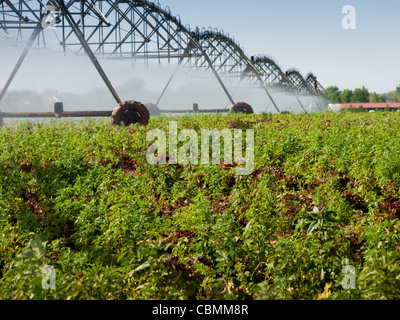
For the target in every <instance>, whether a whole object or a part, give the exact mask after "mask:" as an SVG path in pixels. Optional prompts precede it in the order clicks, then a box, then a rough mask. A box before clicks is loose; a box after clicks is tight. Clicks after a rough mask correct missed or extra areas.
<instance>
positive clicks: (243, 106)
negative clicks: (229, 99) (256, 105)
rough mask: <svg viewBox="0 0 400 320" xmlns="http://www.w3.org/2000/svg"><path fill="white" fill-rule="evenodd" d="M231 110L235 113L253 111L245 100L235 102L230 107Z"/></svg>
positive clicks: (250, 112)
mask: <svg viewBox="0 0 400 320" xmlns="http://www.w3.org/2000/svg"><path fill="white" fill-rule="evenodd" d="M231 110H232V111H233V112H236V113H247V114H252V113H254V111H253V108H252V107H251V106H250V105H249V104H247V103H245V102H238V103H235V104H234V105H233V107H232V108H231Z"/></svg>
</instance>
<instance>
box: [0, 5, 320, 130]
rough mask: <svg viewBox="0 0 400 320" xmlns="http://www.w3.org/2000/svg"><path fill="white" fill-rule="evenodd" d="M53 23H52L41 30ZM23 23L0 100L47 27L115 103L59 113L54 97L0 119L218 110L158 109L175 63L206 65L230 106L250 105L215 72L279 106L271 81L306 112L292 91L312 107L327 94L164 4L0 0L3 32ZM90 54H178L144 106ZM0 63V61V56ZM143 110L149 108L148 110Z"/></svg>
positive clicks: (119, 119) (131, 118) (142, 119)
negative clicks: (87, 64) (45, 106)
mask: <svg viewBox="0 0 400 320" xmlns="http://www.w3.org/2000/svg"><path fill="white" fill-rule="evenodd" d="M47 29H52V30H47ZM23 30H28V32H31V35H30V37H29V39H28V41H27V42H26V45H25V48H24V50H23V52H22V54H21V56H20V57H19V59H18V61H17V63H16V65H15V67H14V69H13V71H12V73H11V75H10V77H9V78H8V81H7V82H6V84H5V85H4V87H3V89H2V91H1V92H0V102H1V100H2V98H3V97H4V95H5V93H6V92H7V89H8V88H9V86H10V84H11V82H12V80H13V78H14V77H15V75H16V74H17V72H18V70H19V68H20V66H21V64H22V63H23V61H24V59H25V57H26V55H27V54H28V52H29V50H30V49H31V48H32V46H33V44H34V43H35V42H36V41H37V42H40V41H42V42H43V43H45V41H46V40H45V33H46V34H54V36H55V37H56V38H57V40H58V42H59V44H60V45H61V47H62V48H63V51H64V52H65V53H67V52H73V53H75V54H80V53H81V54H86V55H87V56H88V57H89V59H90V60H91V62H92V63H93V65H94V67H95V68H96V70H97V72H98V73H99V75H100V77H101V78H102V79H103V81H104V83H105V85H106V86H107V88H108V90H109V91H110V93H111V94H112V96H113V97H114V99H115V101H116V102H117V107H116V108H115V109H114V110H113V111H109V112H108V111H90V112H89V111H87V112H86V111H80V112H64V110H63V105H62V103H56V104H55V106H54V112H49V113H1V112H0V125H1V124H2V121H3V118H7V117H58V118H59V117H85V116H88V117H102V116H105V117H110V116H111V119H112V123H113V124H120V123H124V124H125V125H129V124H131V123H140V124H143V125H146V124H147V123H148V121H149V117H150V114H152V115H153V114H160V113H161V112H186V111H191V112H216V111H219V112H223V111H227V110H226V109H216V110H211V109H210V110H199V109H198V106H197V105H196V104H195V105H194V107H193V110H160V109H159V108H158V106H159V104H160V101H161V99H162V98H163V95H164V93H165V92H166V90H167V89H168V87H169V85H170V83H171V81H172V80H173V78H174V76H175V74H176V72H177V70H178V68H179V67H181V66H185V67H189V68H192V69H195V70H206V71H209V72H211V73H212V74H213V75H214V76H215V78H216V79H217V80H218V82H219V85H220V86H221V89H222V90H223V91H224V93H225V94H226V96H227V97H228V99H229V101H230V102H231V103H232V105H233V107H232V108H231V110H233V111H235V112H245V113H252V112H253V110H252V108H251V106H249V105H248V104H246V103H244V102H239V103H235V101H234V99H233V98H232V95H231V93H230V92H229V90H228V89H227V87H226V85H225V84H224V82H223V80H222V79H221V75H229V76H230V78H233V79H239V80H240V81H245V82H248V83H251V84H254V85H255V86H258V87H260V88H262V90H263V91H264V92H265V95H266V98H267V99H268V102H269V103H272V105H273V106H274V108H275V109H276V111H277V112H280V109H279V108H278V106H277V104H276V102H275V100H274V99H273V97H272V96H271V93H270V90H269V89H270V88H275V87H277V88H280V89H281V90H284V91H286V92H290V93H291V94H293V96H295V97H296V99H297V101H298V103H299V105H300V107H301V108H302V109H303V111H304V112H306V113H307V111H306V110H305V108H304V106H303V104H302V103H301V101H300V100H299V97H298V96H299V95H304V94H306V95H309V96H311V97H312V98H313V99H314V103H315V105H317V106H318V107H319V104H318V102H317V99H316V98H318V97H319V96H324V95H326V91H325V89H324V88H323V87H322V86H321V84H320V83H319V82H318V81H317V78H316V77H315V76H314V75H313V74H311V73H310V74H308V75H307V76H306V78H303V76H302V75H301V74H300V73H299V72H298V71H297V70H295V69H291V70H288V71H286V72H284V71H282V69H281V68H280V67H279V66H278V64H277V63H275V62H274V60H272V59H271V58H269V57H266V56H258V57H250V58H248V57H247V56H246V54H245V53H244V51H243V49H242V48H241V47H240V46H239V44H238V43H237V42H236V41H235V40H234V39H233V38H231V37H230V36H229V34H226V33H224V32H222V31H218V30H215V29H205V28H203V29H199V28H196V29H195V30H194V31H192V30H191V29H190V27H189V26H188V25H183V24H182V23H181V20H180V18H179V16H174V15H172V14H171V12H170V9H169V7H167V8H165V9H163V8H161V6H160V4H159V3H158V2H157V3H153V2H149V1H145V0H124V1H108V0H96V1H93V0H88V1H62V0H58V1H57V0H54V1H47V2H46V1H41V0H21V1H10V0H0V32H1V33H4V34H6V35H7V36H9V35H10V34H11V32H12V31H14V32H15V31H16V34H17V38H18V39H20V38H22V33H23ZM97 58H106V59H145V60H146V61H148V60H150V59H155V60H158V61H159V62H160V63H161V61H162V60H166V61H167V62H168V63H169V62H171V61H172V60H175V61H176V60H177V61H178V64H177V67H176V69H175V70H174V72H173V73H172V75H171V77H170V78H169V80H168V82H167V83H166V85H165V88H164V90H163V91H162V92H161V94H160V96H159V98H158V101H157V102H156V103H155V104H151V103H149V104H146V106H145V105H143V104H142V103H140V102H137V101H133V100H132V101H124V102H123V101H121V99H120V97H119V95H118V93H117V92H116V90H115V89H114V87H113V85H112V83H111V82H110V80H109V78H108V77H107V74H106V73H105V72H104V70H103V68H102V67H101V65H100V63H99V61H98V60H97ZM0 64H1V61H0ZM149 110H150V112H149Z"/></svg>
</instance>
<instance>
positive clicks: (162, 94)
mask: <svg viewBox="0 0 400 320" xmlns="http://www.w3.org/2000/svg"><path fill="white" fill-rule="evenodd" d="M194 47H196V48H197V49H198V50H199V51H200V52H201V54H202V55H203V56H204V58H205V59H206V60H207V63H208V65H209V66H210V69H211V70H212V72H213V73H214V76H215V77H216V78H217V80H218V82H219V84H220V85H221V87H222V89H223V90H224V92H225V94H226V95H227V97H228V99H229V101H230V102H231V103H232V105H234V104H235V101H234V100H233V98H232V95H231V94H230V93H229V91H228V89H227V88H226V86H225V84H224V82H223V81H222V79H221V77H220V76H219V74H218V72H217V70H215V68H214V66H213V65H212V61H211V59H210V57H209V56H208V54H207V53H206V52H205V51H204V50H203V48H202V46H201V45H200V44H199V43H198V42H196V41H195V40H193V39H191V44H189V46H188V48H187V49H186V50H185V52H184V54H183V55H182V57H181V58H180V59H179V62H178V65H177V66H176V68H175V70H174V72H173V73H172V75H171V77H170V78H169V80H168V82H167V84H166V86H165V87H164V90H163V91H162V93H161V95H160V97H159V98H158V100H157V102H156V105H157V106H158V104H159V103H160V101H161V99H162V97H163V96H164V94H165V92H166V91H167V88H168V87H169V85H170V84H171V81H172V79H173V78H174V77H175V75H176V73H177V71H178V69H179V67H180V66H181V64H182V61H183V59H184V58H185V57H186V55H187V54H188V53H189V52H190V50H191V49H192V48H194Z"/></svg>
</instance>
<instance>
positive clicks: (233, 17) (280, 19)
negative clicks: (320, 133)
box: [0, 0, 400, 93]
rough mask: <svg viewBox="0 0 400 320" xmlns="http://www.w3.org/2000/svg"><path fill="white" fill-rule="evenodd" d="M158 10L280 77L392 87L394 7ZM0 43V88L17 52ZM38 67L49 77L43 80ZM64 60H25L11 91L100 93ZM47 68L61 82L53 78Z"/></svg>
mask: <svg viewBox="0 0 400 320" xmlns="http://www.w3.org/2000/svg"><path fill="white" fill-rule="evenodd" d="M160 4H161V6H162V7H166V6H169V7H170V9H171V12H172V13H173V14H179V15H180V17H181V20H182V22H183V23H184V24H189V25H190V26H191V27H192V29H194V28H195V27H196V26H199V27H210V26H211V27H213V28H218V29H223V30H224V31H225V32H229V34H230V35H231V36H233V37H235V39H236V40H237V41H238V42H239V43H240V45H241V47H243V49H244V51H245V52H246V54H247V55H249V56H251V55H258V54H266V55H269V56H271V57H272V58H274V59H275V60H276V61H277V62H278V64H279V65H280V66H281V67H282V69H284V70H286V69H289V68H292V67H293V68H297V69H298V70H299V71H300V72H301V73H302V74H303V75H305V74H307V73H308V72H313V73H314V74H315V75H316V76H317V78H318V80H319V81H320V82H321V84H322V85H323V86H324V87H328V86H331V85H337V86H339V88H340V89H346V88H350V89H354V88H358V87H361V86H363V85H364V86H365V87H367V88H368V89H369V90H370V91H371V92H373V91H376V92H378V93H383V92H388V91H390V90H393V89H395V88H396V86H398V85H400V74H399V69H400V60H399V57H398V55H399V52H400V48H399V46H400V42H399V41H398V38H399V34H400V23H399V22H398V15H399V13H400V2H399V1H398V0H381V1H379V2H378V1H371V0H348V1H342V0H325V1H321V0H303V1H299V0H279V1H275V0H274V1H271V0H246V1H243V0H240V1H239V0H201V1H194V0H160ZM345 5H353V6H354V7H355V9H356V14H357V16H356V18H357V20H356V22H357V29H356V30H344V29H343V28H342V19H343V17H344V15H343V14H342V12H341V11H342V7H343V6H345ZM5 43H6V42H5V41H0V86H2V84H3V83H4V82H5V79H6V78H7V76H8V74H9V73H10V72H11V69H12V66H13V64H14V62H15V61H16V60H17V56H18V54H19V52H20V51H21V50H22V46H21V45H20V46H16V47H13V46H12V45H11V46H10V45H6V44H5ZM56 49H57V50H58V49H59V50H60V52H61V48H56ZM39 56H40V57H41V58H38V57H39ZM4 57H8V59H4ZM43 57H45V58H43ZM61 58H63V59H64V57H62V54H61ZM13 59H14V60H15V61H13ZM40 59H45V64H47V65H49V66H51V68H52V70H53V71H49V72H46V73H45V74H44V73H43V72H42V71H43V67H40V66H39V65H43V63H44V62H43V61H41V60H40ZM72 59H74V60H73V61H74V63H73V64H71V62H70V61H69V62H68V60H67V59H65V60H62V61H63V62H62V64H60V63H59V61H61V60H57V61H58V62H55V61H56V59H55V58H53V57H51V56H45V54H42V53H37V52H32V53H30V55H29V56H28V58H27V60H26V63H25V64H24V65H23V67H22V68H21V73H22V74H18V75H17V77H16V79H15V82H14V83H13V85H12V87H11V89H19V88H29V89H33V88H36V89H42V88H43V87H57V86H58V84H57V83H55V82H56V81H61V79H68V80H70V81H66V83H68V85H69V86H68V85H65V89H66V90H71V91H79V90H80V89H81V88H85V89H87V88H88V87H90V86H92V87H104V84H103V83H102V82H101V80H100V79H99V77H98V75H97V74H96V72H95V70H94V68H93V66H92V65H91V64H90V62H89V61H88V60H87V58H85V57H83V58H76V57H72ZM85 59H86V60H85ZM53 60H54V61H53ZM5 61H6V62H5ZM52 61H53V64H51V62H52ZM54 66H57V73H58V74H59V75H60V74H61V75H62V76H61V77H60V76H58V77H56V76H54V72H56V71H55V67H54ZM62 67H64V69H62ZM72 68H74V71H73V72H74V73H73V75H72V79H80V78H82V77H85V78H87V79H88V80H87V81H85V82H84V84H82V83H79V81H74V80H72V81H71V78H70V77H71V75H69V72H70V71H71V69H72ZM121 68H122V67H121ZM113 72H114V73H113ZM118 72H120V69H119V68H116V69H115V71H112V72H111V75H110V77H111V79H112V80H114V79H116V80H115V81H122V80H123V79H122V78H123V77H122V76H120V75H119V73H118ZM32 75H35V76H32Z"/></svg>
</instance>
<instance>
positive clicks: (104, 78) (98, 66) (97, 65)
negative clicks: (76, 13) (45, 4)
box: [59, 1, 122, 103]
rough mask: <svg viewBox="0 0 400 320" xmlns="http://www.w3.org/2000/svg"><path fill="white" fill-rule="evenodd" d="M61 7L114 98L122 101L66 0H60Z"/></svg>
mask: <svg viewBox="0 0 400 320" xmlns="http://www.w3.org/2000/svg"><path fill="white" fill-rule="evenodd" d="M59 3H60V7H61V10H62V12H63V15H64V16H65V18H66V19H67V21H68V23H69V25H70V26H71V29H72V30H73V31H74V33H75V35H76V36H77V38H78V39H79V42H80V43H81V44H82V47H83V48H84V49H85V52H86V53H87V55H88V56H89V58H90V60H91V61H92V63H93V65H94V66H95V68H96V69H97V72H98V73H99V74H100V76H101V78H102V79H103V81H104V83H105V84H106V86H107V88H108V90H110V92H111V94H112V95H113V97H114V99H115V100H116V101H117V103H121V102H122V101H121V99H120V98H119V96H118V94H117V92H116V91H115V89H114V87H113V85H112V84H111V82H110V80H109V79H108V77H107V75H106V73H105V72H104V70H103V68H102V67H101V65H100V63H99V62H98V61H97V59H96V56H95V55H94V53H93V51H92V50H91V49H90V47H89V45H88V44H87V42H86V40H85V37H84V36H83V34H82V32H81V30H80V29H79V27H78V25H77V24H76V23H75V21H74V19H73V18H72V16H71V14H70V13H69V11H68V10H67V8H66V7H65V4H64V1H60V2H59Z"/></svg>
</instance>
